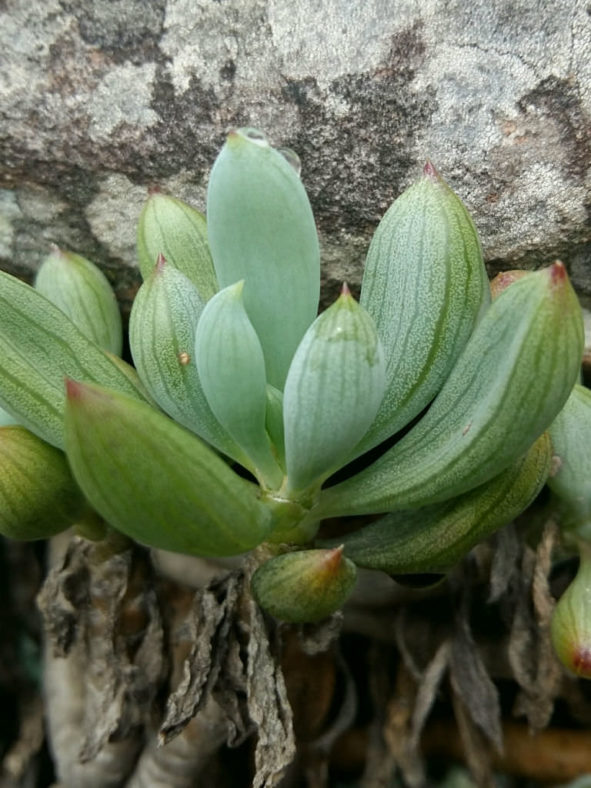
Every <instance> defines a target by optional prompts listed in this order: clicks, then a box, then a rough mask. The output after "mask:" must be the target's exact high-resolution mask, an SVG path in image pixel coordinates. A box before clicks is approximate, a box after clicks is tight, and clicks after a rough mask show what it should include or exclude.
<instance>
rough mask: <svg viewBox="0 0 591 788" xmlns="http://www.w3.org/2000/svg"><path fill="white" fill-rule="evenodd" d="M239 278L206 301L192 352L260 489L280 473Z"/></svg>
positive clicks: (214, 406)
mask: <svg viewBox="0 0 591 788" xmlns="http://www.w3.org/2000/svg"><path fill="white" fill-rule="evenodd" d="M242 287H243V284H242V282H237V283H236V284H235V285H232V286H231V287H226V288H224V289H223V290H221V291H220V292H219V293H216V295H214V297H213V298H212V299H211V300H210V301H209V302H208V303H207V305H206V307H205V309H204V310H203V314H202V315H201V318H200V320H199V322H198V324H197V332H196V336H195V356H196V362H197V371H198V373H199V378H200V381H201V385H202V386H203V391H204V393H205V396H206V397H207V401H208V402H209V406H210V407H211V410H212V411H213V413H214V415H215V417H216V418H217V420H218V421H219V423H220V424H221V425H222V427H223V428H224V429H225V430H226V431H227V432H228V434H229V435H230V436H231V437H232V438H233V439H234V441H236V443H237V444H238V446H240V448H241V449H242V450H243V451H244V452H245V454H246V455H247V456H248V457H249V458H250V460H251V461H252V464H253V465H254V471H255V473H256V475H257V477H258V478H259V481H260V482H261V484H262V485H263V486H264V487H268V488H271V489H275V488H277V487H278V486H279V485H280V484H281V481H282V479H283V472H282V470H281V469H280V467H279V465H278V464H277V461H276V459H275V457H274V456H273V453H272V451H271V444H270V441H269V438H268V436H267V432H266V429H265V422H266V416H267V382H266V380H265V361H264V359H263V351H262V349H261V344H260V342H259V339H258V337H257V335H256V331H255V330H254V328H253V327H252V323H251V322H250V320H249V319H248V315H247V314H246V312H245V311H244V306H243V304H242Z"/></svg>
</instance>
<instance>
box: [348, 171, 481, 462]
mask: <svg viewBox="0 0 591 788" xmlns="http://www.w3.org/2000/svg"><path fill="white" fill-rule="evenodd" d="M489 302H490V294H489V289H488V279H487V275H486V270H485V267H484V263H483V260H482V252H481V249H480V242H479V240H478V235H477V233H476V228H475V227H474V224H473V223H472V220H471V218H470V216H469V214H468V212H467V210H466V208H465V207H464V205H463V204H462V202H461V201H460V199H459V198H458V197H457V196H456V195H455V194H454V193H453V191H452V190H451V189H450V188H449V186H448V185H447V184H446V183H445V182H444V181H443V180H442V179H441V178H440V177H439V176H438V175H437V174H436V172H435V170H434V169H433V167H432V165H427V166H426V167H425V174H424V176H423V177H422V178H421V180H420V181H418V182H417V183H415V184H414V185H413V186H411V187H410V188H409V189H407V190H406V191H405V192H404V193H403V194H402V195H400V197H398V199H397V200H395V202H394V203H393V205H392V206H391V207H390V209H389V210H388V212H387V213H386V215H385V216H384V218H383V219H382V221H381V222H380V224H379V226H378V228H377V230H376V232H375V235H374V237H373V240H372V242H371V246H370V248H369V252H368V255H367V261H366V264H365V271H364V274H363V284H362V288H361V302H360V303H361V305H362V306H363V307H365V309H366V310H367V311H368V312H369V314H370V315H371V317H372V318H373V319H374V321H375V324H376V327H377V331H378V335H379V337H380V339H381V341H382V344H383V346H384V352H385V355H386V359H387V367H386V394H385V397H384V400H383V402H382V406H381V407H380V410H379V412H378V415H377V417H376V420H375V422H374V424H373V425H372V427H371V429H370V430H369V432H368V434H367V436H366V437H365V439H364V440H363V441H362V443H361V444H360V447H359V450H361V449H363V450H364V451H365V450H367V449H369V448H371V447H372V446H375V445H376V444H378V443H380V442H381V441H382V440H384V439H385V438H387V437H389V436H390V435H392V434H394V433H395V432H396V431H398V430H399V429H401V428H402V427H404V426H405V425H406V424H407V423H408V422H409V421H410V420H411V419H412V418H413V417H414V416H416V415H417V414H418V413H419V412H420V411H421V410H422V409H423V408H424V407H425V406H426V405H427V404H428V403H429V402H430V401H431V400H432V399H433V397H434V396H435V394H436V393H437V392H438V391H439V389H440V388H441V386H442V384H443V382H444V381H445V379H446V377H447V376H448V374H449V372H450V370H451V368H452V367H453V365H454V363H455V362H456V360H457V358H458V356H459V354H460V353H461V351H462V350H463V348H464V345H465V344H466V342H467V341H468V338H469V337H470V334H471V333H472V331H473V329H474V327H475V325H476V322H477V319H478V317H479V315H480V314H481V313H482V311H483V309H484V308H486V307H487V306H488V304H489ZM357 453H359V451H358V452H357Z"/></svg>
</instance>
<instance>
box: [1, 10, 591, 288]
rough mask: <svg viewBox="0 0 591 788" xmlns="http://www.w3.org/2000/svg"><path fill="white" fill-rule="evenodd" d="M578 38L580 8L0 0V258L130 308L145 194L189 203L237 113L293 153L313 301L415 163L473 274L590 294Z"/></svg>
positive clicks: (585, 101) (584, 56) (587, 81)
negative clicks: (446, 208)
mask: <svg viewBox="0 0 591 788" xmlns="http://www.w3.org/2000/svg"><path fill="white" fill-rule="evenodd" d="M590 50H591V17H590V10H589V9H588V8H587V6H586V4H585V3H581V2H579V0H547V2H545V3H535V4H533V3H531V2H530V0H492V2H491V0H475V1H474V2H473V3H464V2H459V0H452V1H451V2H447V3H445V4H443V3H438V2H436V0H426V1H425V2H424V3H421V4H417V3H416V2H414V0H366V2H364V3H359V2H354V0H316V2H312V0H224V2H219V1H218V0H203V2H199V3H196V2H194V0H149V1H142V0H76V2H74V0H46V1H45V2H44V3H30V2H27V0H9V1H8V2H0V51H1V52H2V59H1V60H0V162H1V163H0V187H2V189H3V190H4V191H3V192H1V193H0V264H1V265H2V267H4V268H6V269H8V270H11V271H14V272H16V273H18V274H19V275H23V276H31V275H32V273H33V272H34V271H35V269H36V268H37V266H38V264H39V261H40V259H41V258H42V257H43V256H44V255H45V254H46V253H47V251H48V248H49V245H50V243H52V242H55V243H58V244H61V245H64V246H68V247H71V248H73V249H75V250H76V251H78V252H80V253H82V254H85V255H86V256H88V257H90V258H92V259H94V260H96V261H97V262H98V263H99V264H100V265H101V266H102V267H103V268H104V269H105V270H106V272H107V274H108V275H109V276H110V278H111V280H112V281H113V282H115V283H116V286H117V290H118V294H119V296H120V297H121V298H122V300H123V301H124V302H129V300H130V299H131V297H132V295H133V291H134V289H135V287H136V286H137V283H138V281H139V277H138V274H137V270H136V267H135V260H134V256H135V255H134V235H135V221H136V219H137V216H138V214H139V210H140V207H141V204H142V201H143V199H144V196H145V193H146V188H147V187H148V186H150V185H153V184H155V183H157V184H158V185H160V186H161V187H162V188H163V189H166V190H170V191H171V193H174V194H177V195H178V196H181V197H183V198H184V199H187V200H189V201H190V202H193V203H194V204H196V205H197V206H198V207H203V197H204V186H205V184H206V182H207V174H208V171H209V168H210V166H211V163H212V161H213V159H214V157H215V155H216V152H217V150H218V149H219V147H220V145H221V143H222V141H223V137H224V131H225V130H226V129H227V128H228V127H229V126H233V125H253V126H257V127H259V128H262V129H264V130H265V131H266V133H267V134H268V135H269V137H270V138H271V140H272V141H273V142H274V143H277V144H281V145H287V146H289V147H292V148H294V149H295V150H296V151H297V152H298V153H299V154H300V156H301V159H302V163H303V172H302V177H303V180H304V183H305V185H306V187H307V189H308V192H309V194H310V198H311V200H312V204H313V208H314V211H315V215H316V217H317V222H318V227H319V231H320V234H321V239H322V245H323V251H324V258H325V268H324V276H325V282H324V284H325V296H327V297H332V296H334V294H335V292H336V284H337V281H340V280H342V279H344V278H346V279H347V280H349V281H350V282H352V283H353V284H358V283H359V281H360V278H361V271H362V265H363V259H364V255H365V250H366V248H367V244H368V241H369V238H370V237H371V234H372V232H373V229H374V228H375V226H376V224H377V222H378V221H379V219H380V217H381V215H382V214H383V212H384V211H385V209H386V208H387V206H388V205H389V203H390V202H391V201H392V199H393V198H394V197H395V196H396V195H397V194H399V193H400V191H401V190H402V189H403V188H404V187H405V186H407V185H408V184H409V183H410V182H411V181H412V180H413V179H415V178H416V177H417V176H418V174H419V173H420V167H421V164H422V163H423V161H424V160H425V159H426V158H427V157H428V158H430V159H431V160H432V161H433V162H434V163H435V164H436V165H437V166H438V168H439V170H440V171H441V172H442V174H443V175H444V176H445V177H446V179H447V180H448V181H449V182H450V183H451V185H452V186H453V187H454V188H455V189H456V191H457V192H458V193H459V194H460V195H461V196H462V198H463V199H464V200H465V202H466V203H467V205H468V207H469V208H470V210H471V211H472V212H473V215H474V217H475V220H476V223H477V226H478V227H479V230H480V232H481V236H482V241H483V246H484V250H485V255H486V258H487V261H488V263H489V267H490V270H491V273H494V272H496V271H498V270H500V269H502V268H508V267H516V266H518V267H524V266H525V267H535V266H538V265H541V264H544V263H547V262H549V261H551V260H552V259H554V258H555V257H561V258H562V259H564V261H565V262H566V263H567V265H568V266H569V269H570V271H571V274H572V276H573V279H574V281H575V284H576V285H577V287H578V288H579V290H580V292H581V294H582V295H583V296H586V297H587V298H588V299H591V226H590V224H591V223H590V219H589V206H590V204H591V188H590V177H589V172H590V168H589V164H590V159H591V156H590V143H591V141H590V134H589V132H590V125H589V115H590V108H591V60H590V59H589V56H588V53H589V51H590Z"/></svg>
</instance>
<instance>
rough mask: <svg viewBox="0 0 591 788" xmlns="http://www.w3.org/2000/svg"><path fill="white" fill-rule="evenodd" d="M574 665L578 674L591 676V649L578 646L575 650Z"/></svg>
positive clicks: (585, 676)
mask: <svg viewBox="0 0 591 788" xmlns="http://www.w3.org/2000/svg"><path fill="white" fill-rule="evenodd" d="M572 667H573V670H574V672H575V673H576V674H577V676H583V677H584V678H589V677H591V649H589V648H586V647H585V646H579V647H577V648H576V649H575V650H574V652H573V661H572Z"/></svg>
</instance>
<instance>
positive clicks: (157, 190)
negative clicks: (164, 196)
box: [148, 183, 162, 197]
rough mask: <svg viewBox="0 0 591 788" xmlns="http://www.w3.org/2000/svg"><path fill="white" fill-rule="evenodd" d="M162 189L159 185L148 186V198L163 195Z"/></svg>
mask: <svg viewBox="0 0 591 788" xmlns="http://www.w3.org/2000/svg"><path fill="white" fill-rule="evenodd" d="M161 193H162V189H161V188H160V186H158V184H157V183H153V184H151V185H150V186H148V197H151V196H152V195H153V194H161Z"/></svg>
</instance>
